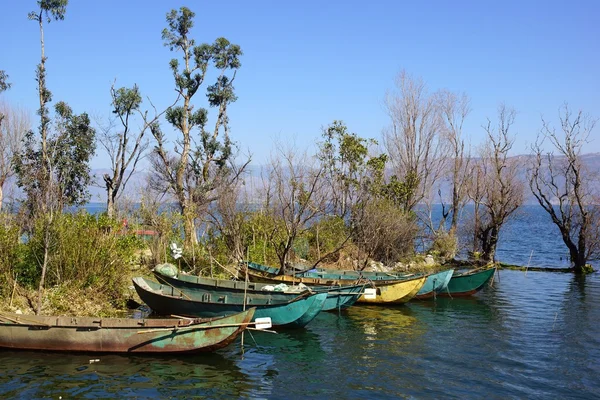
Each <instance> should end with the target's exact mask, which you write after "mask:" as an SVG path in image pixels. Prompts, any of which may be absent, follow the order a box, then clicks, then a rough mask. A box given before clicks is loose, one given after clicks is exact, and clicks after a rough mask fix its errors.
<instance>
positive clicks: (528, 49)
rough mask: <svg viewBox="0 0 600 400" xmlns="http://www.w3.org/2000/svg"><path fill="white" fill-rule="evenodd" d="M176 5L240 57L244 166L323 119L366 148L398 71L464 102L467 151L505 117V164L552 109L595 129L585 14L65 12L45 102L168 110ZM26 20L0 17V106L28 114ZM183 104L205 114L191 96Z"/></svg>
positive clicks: (150, 8)
mask: <svg viewBox="0 0 600 400" xmlns="http://www.w3.org/2000/svg"><path fill="white" fill-rule="evenodd" d="M182 5H185V6H187V7H189V8H191V9H192V11H194V12H195V13H196V19H195V27H194V29H193V34H192V36H193V37H194V38H195V39H196V41H197V42H198V43H202V42H209V43H210V42H212V41H213V40H214V39H215V38H217V37H220V36H224V37H226V38H227V39H229V40H230V41H231V42H233V43H237V44H239V45H240V46H241V47H242V50H243V51H244V56H243V58H242V68H241V69H240V71H239V72H238V75H237V78H236V85H235V86H236V91H237V94H238V97H239V100H238V101H237V102H236V103H235V104H233V105H232V106H230V108H229V111H230V120H231V128H232V129H231V135H232V138H233V140H234V141H236V142H237V143H238V144H239V145H240V147H241V148H242V149H244V150H249V151H250V152H251V153H252V155H253V163H254V164H262V163H265V162H266V160H267V158H268V156H269V154H270V151H271V149H272V143H273V140H274V139H276V138H281V139H282V140H283V141H291V140H294V141H295V142H296V145H297V146H298V147H300V148H309V149H310V148H311V146H314V144H315V143H316V142H317V141H318V140H319V138H320V134H321V127H323V126H326V125H327V124H329V123H330V122H332V121H333V120H335V119H338V120H343V121H344V122H346V124H347V125H348V127H349V128H350V130H351V131H353V132H356V133H357V134H359V135H360V136H363V137H372V138H379V137H380V135H381V131H382V129H383V128H385V127H386V126H387V125H388V117H387V116H386V114H385V112H384V111H383V106H382V104H383V98H384V95H385V92H386V90H388V89H392V88H393V84H394V77H395V76H396V75H397V73H398V72H399V71H400V70H401V69H405V70H406V71H408V72H409V73H411V74H412V75H414V76H420V77H422V78H423V79H424V80H425V81H426V82H427V84H428V87H429V89H430V90H431V91H434V90H437V89H441V88H446V89H450V90H453V91H457V92H465V93H466V94H468V95H469V96H470V97H471V102H472V108H473V111H472V113H471V114H470V116H469V119H468V121H467V123H466V131H467V133H468V134H469V135H470V136H471V141H472V143H473V144H474V145H476V144H478V143H480V142H481V141H482V138H483V135H484V132H483V130H482V128H481V125H482V124H484V123H485V121H486V117H490V118H494V117H495V113H496V108H497V106H498V104H499V103H501V102H505V103H506V104H507V105H509V106H512V107H514V108H515V109H516V110H517V112H518V114H517V120H516V124H515V127H514V131H513V133H515V134H516V135H517V139H516V143H515V148H514V153H515V154H516V153H519V154H520V153H526V152H528V146H529V145H530V144H531V143H532V141H533V140H534V139H535V135H536V133H537V131H538V129H539V127H540V116H541V115H544V116H546V117H548V118H549V119H551V120H556V117H557V113H558V108H559V107H560V106H561V105H562V104H563V103H564V102H565V101H567V102H569V104H570V105H571V107H573V108H575V109H580V108H581V109H583V110H584V111H586V112H588V113H590V114H591V115H593V116H596V117H599V116H600V79H598V73H597V71H598V70H599V67H600V65H599V64H600V63H599V60H600V51H599V50H600V45H599V43H600V42H599V41H598V40H599V38H600V27H599V25H598V23H597V18H598V15H600V2H598V1H573V2H566V1H502V2H499V1H495V2H488V1H429V2H424V1H411V2H409V1H372V2H364V1H361V2H358V1H330V2H324V1H321V2H317V1H302V2H282V1H252V2H243V1H231V2H227V3H225V2H200V1H188V2H186V3H183V2H180V1H148V0H147V1H140V0H122V1H119V2H117V1H113V0H105V1H102V2H91V1H71V4H69V6H68V8H67V15H66V18H65V20H64V21H59V22H52V23H50V24H49V25H46V26H45V39H46V54H47V56H48V62H47V70H48V81H47V82H48V87H49V89H50V90H51V91H52V92H53V95H54V100H55V101H58V100H65V101H67V102H68V103H69V104H70V105H71V106H72V107H73V108H74V110H75V111H76V112H83V111H86V112H88V113H90V114H95V115H101V116H104V117H107V116H108V115H109V114H110V96H109V88H110V85H111V83H112V82H113V80H115V79H116V80H117V86H131V85H133V84H134V83H137V84H138V85H139V86H140V89H141V90H142V93H143V94H144V95H148V96H150V97H151V99H152V101H153V102H154V103H155V104H156V105H157V106H158V107H159V108H160V107H161V106H162V107H165V106H166V105H168V104H169V102H170V101H173V99H174V98H175V93H174V91H173V83H172V76H171V73H170V71H169V68H168V63H169V60H170V59H171V58H172V57H173V53H171V52H170V51H169V50H168V48H166V47H164V46H163V44H162V40H161V31H162V29H163V28H164V27H165V26H166V23H165V14H166V13H167V12H168V11H169V10H171V9H173V8H179V7H180V6H182ZM34 9H36V2H35V1H33V0H21V1H10V2H9V1H7V2H4V4H3V6H2V13H0V36H1V37H2V38H3V40H2V41H0V70H5V71H6V72H7V73H8V74H9V76H10V81H11V82H12V84H13V87H12V89H11V90H9V91H8V92H6V93H5V94H3V95H2V97H3V98H4V99H5V100H6V101H8V102H10V103H11V104H15V105H20V106H22V107H26V108H28V109H30V110H31V112H32V114H33V113H34V112H35V109H36V108H37V106H38V104H37V94H36V83H35V81H34V71H35V68H36V65H37V63H38V62H39V55H40V48H39V30H38V27H37V24H36V23H34V22H32V21H28V20H27V13H28V12H29V11H32V10H34ZM195 104H196V105H197V106H198V107H199V106H205V105H206V102H205V98H204V96H203V95H202V94H201V93H199V94H198V95H197V96H196V102H195ZM34 118H35V117H34ZM209 123H210V125H212V124H213V122H212V121H211V122H209ZM33 125H34V126H35V125H37V119H33ZM163 128H164V129H165V130H166V131H168V127H167V124H166V122H165V123H163ZM594 135H595V138H593V141H592V142H591V143H590V144H589V145H588V146H587V147H586V151H587V152H599V151H600V134H599V133H598V129H597V130H596V132H595V133H594ZM92 166H93V168H103V167H107V163H106V156H104V155H103V154H102V153H101V152H99V154H98V155H97V156H96V158H95V160H94V162H93V165H92Z"/></svg>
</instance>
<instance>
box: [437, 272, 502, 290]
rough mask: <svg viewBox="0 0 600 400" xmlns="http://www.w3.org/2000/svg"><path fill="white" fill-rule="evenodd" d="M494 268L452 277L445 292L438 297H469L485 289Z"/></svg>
mask: <svg viewBox="0 0 600 400" xmlns="http://www.w3.org/2000/svg"><path fill="white" fill-rule="evenodd" d="M495 272H496V268H495V267H494V268H488V269H485V270H481V271H480V270H475V271H470V272H466V273H463V274H458V275H456V274H455V275H453V276H452V279H450V282H448V287H447V288H446V291H443V292H440V294H439V295H440V296H445V297H456V296H471V295H473V294H475V293H477V292H479V291H480V290H481V289H483V288H484V287H485V285H486V284H487V283H488V282H489V281H490V280H491V279H492V277H493V276H494V273H495Z"/></svg>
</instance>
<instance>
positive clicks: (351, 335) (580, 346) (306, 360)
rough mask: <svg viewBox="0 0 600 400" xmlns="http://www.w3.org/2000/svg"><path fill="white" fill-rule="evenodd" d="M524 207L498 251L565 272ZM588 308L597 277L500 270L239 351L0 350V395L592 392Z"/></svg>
mask: <svg viewBox="0 0 600 400" xmlns="http://www.w3.org/2000/svg"><path fill="white" fill-rule="evenodd" d="M525 211H527V210H525ZM529 211H531V212H530V213H529V215H528V214H525V213H524V214H523V216H522V219H521V220H517V221H514V222H512V223H511V225H510V226H509V227H507V228H508V229H506V231H505V232H504V236H503V237H502V243H501V247H500V249H499V252H498V258H499V259H500V260H502V261H505V262H509V263H517V264H527V263H530V265H532V266H553V267H557V266H558V267H560V266H567V265H568V264H567V262H566V260H565V258H564V257H565V253H566V252H565V250H564V248H563V245H562V242H561V241H560V238H558V237H555V236H556V232H555V231H554V229H555V228H554V227H553V226H551V225H549V223H548V221H547V217H546V218H544V217H545V216H544V215H543V214H541V213H536V212H535V210H534V209H533V208H532V209H531V210H529ZM532 250H533V253H532ZM561 257H562V258H563V259H562V260H561ZM530 259H531V261H530ZM599 302H600V276H599V275H598V274H597V273H595V274H592V275H589V276H587V277H583V278H577V277H575V276H573V275H571V274H562V273H546V272H531V271H529V272H527V273H525V272H521V271H506V270H504V271H500V272H499V274H497V275H496V277H495V279H494V282H493V285H492V286H491V287H487V288H485V289H484V290H483V291H482V292H480V293H479V294H477V295H475V296H473V297H471V298H466V299H460V298H454V299H446V298H439V299H437V300H436V301H428V302H424V301H423V302H409V303H408V304H406V305H404V306H395V307H375V306H357V307H351V308H350V309H349V310H348V311H347V312H344V313H342V314H341V315H338V314H336V313H333V314H330V313H321V314H320V315H318V316H317V318H316V319H315V320H314V321H313V322H311V323H310V324H309V325H308V326H307V327H306V329H302V330H298V331H287V332H281V333H278V334H268V333H260V332H253V333H252V335H249V334H246V335H245V337H244V347H243V351H242V347H241V344H240V343H239V342H238V343H236V344H234V345H232V346H230V347H228V348H226V349H224V350H221V351H219V352H217V353H210V354H201V355H194V356H185V357H141V356H116V355H85V354H52V353H32V352H6V351H4V352H0V398H27V399H33V398H55V399H57V398H59V397H62V398H63V399H71V398H115V397H132V398H192V397H195V398H240V397H241V398H268V399H290V398H307V397H311V398H332V399H333V398H348V399H365V398H367V399H387V398H417V399H418V398H460V399H465V398H491V399H507V398H518V399H524V398H527V399H536V398H540V399H558V398H560V399H564V398H569V399H576V398H581V399H592V398H600V378H599V377H600V323H599V321H600V308H599V307H598V303H599Z"/></svg>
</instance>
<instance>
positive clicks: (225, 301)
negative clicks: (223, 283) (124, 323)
mask: <svg viewBox="0 0 600 400" xmlns="http://www.w3.org/2000/svg"><path fill="white" fill-rule="evenodd" d="M133 286H134V287H135V290H136V291H137V293H138V295H139V296H140V298H141V299H142V301H144V302H145V303H146V304H147V305H148V306H149V307H150V308H151V309H152V310H153V311H154V312H156V313H157V314H160V315H183V316H188V317H214V316H222V315H229V314H234V313H238V312H240V311H242V310H243V309H244V298H245V302H246V307H256V312H255V314H254V316H255V317H257V318H262V317H270V318H271V321H272V324H273V326H278V327H285V328H301V327H303V326H305V325H306V324H308V323H309V322H310V321H312V320H313V319H314V318H315V317H316V316H317V314H318V313H319V312H320V311H321V310H322V309H323V304H324V303H325V300H326V299H327V294H326V293H311V292H310V291H304V292H301V293H299V294H298V295H297V296H295V297H294V298H292V299H287V300H286V301H278V297H277V296H278V294H277V293H276V292H264V293H257V292H252V293H246V296H244V293H243V292H242V293H239V292H229V293H227V294H222V293H216V292H214V291H212V290H202V289H195V290H186V289H182V288H179V289H178V288H175V287H173V286H170V285H168V284H160V283H156V282H153V281H151V280H148V279H145V278H142V277H137V278H133ZM274 293H275V294H274Z"/></svg>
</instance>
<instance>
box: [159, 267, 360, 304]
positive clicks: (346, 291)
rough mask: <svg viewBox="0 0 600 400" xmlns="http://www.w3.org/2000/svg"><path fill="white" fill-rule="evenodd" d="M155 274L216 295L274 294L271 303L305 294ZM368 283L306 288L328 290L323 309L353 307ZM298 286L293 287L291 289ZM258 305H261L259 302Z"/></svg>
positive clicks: (167, 281) (162, 280)
mask: <svg viewBox="0 0 600 400" xmlns="http://www.w3.org/2000/svg"><path fill="white" fill-rule="evenodd" d="M153 272H154V276H155V277H156V279H157V280H158V282H160V283H165V284H167V285H169V286H173V287H174V288H177V289H184V290H186V291H187V290H205V291H210V292H213V293H215V295H219V296H224V295H228V294H231V293H238V294H239V295H242V296H243V294H244V292H246V296H248V295H252V296H253V295H255V294H259V295H260V296H264V295H265V294H268V295H269V296H270V302H271V303H273V302H286V301H290V300H293V299H295V298H296V297H298V295H299V294H300V293H301V291H300V290H294V291H289V292H278V291H266V290H265V287H266V286H272V285H271V284H268V283H257V282H248V283H246V282H244V281H230V280H224V279H213V278H207V277H201V276H195V275H185V274H177V277H172V276H169V275H166V274H164V273H161V270H160V269H158V270H156V269H155V270H154V271H153ZM364 286H365V284H361V285H347V286H319V287H314V286H313V287H311V288H308V287H306V290H309V291H312V292H314V293H327V299H326V300H325V304H324V305H323V309H322V311H330V310H333V309H336V310H337V309H343V308H347V307H350V306H351V305H352V304H354V303H355V302H356V300H358V298H359V297H360V294H361V293H362V290H363V288H364ZM293 288H297V286H292V287H290V288H289V289H293ZM253 304H254V305H256V304H258V303H257V302H256V301H254V302H253Z"/></svg>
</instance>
